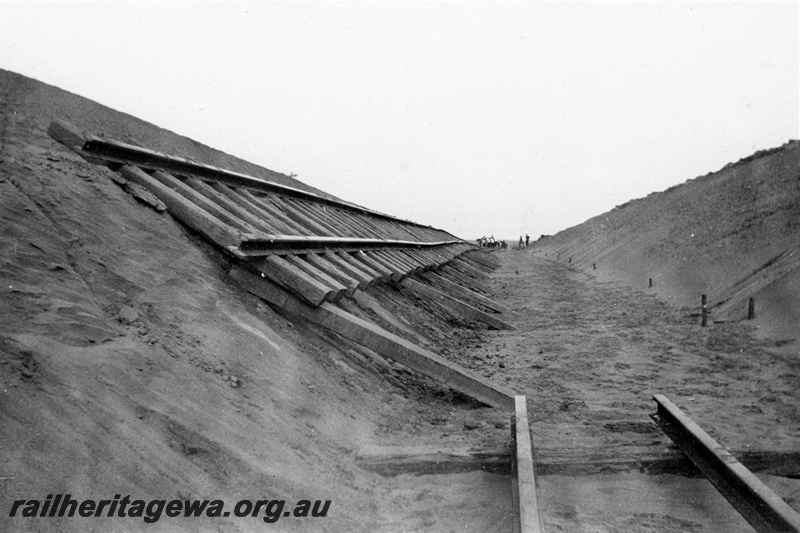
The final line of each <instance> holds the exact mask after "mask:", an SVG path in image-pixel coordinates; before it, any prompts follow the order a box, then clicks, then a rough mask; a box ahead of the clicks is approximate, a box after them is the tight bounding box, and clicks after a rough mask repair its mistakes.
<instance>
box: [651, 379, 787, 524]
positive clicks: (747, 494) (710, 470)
mask: <svg viewBox="0 0 800 533" xmlns="http://www.w3.org/2000/svg"><path fill="white" fill-rule="evenodd" d="M653 399H654V400H655V401H656V404H657V405H658V410H657V412H656V413H655V414H653V415H652V418H653V420H654V421H655V422H656V424H658V426H659V427H661V429H662V430H663V431H664V433H666V434H667V435H668V436H669V437H670V438H671V439H672V440H673V442H675V444H676V445H677V446H678V448H680V450H681V451H682V452H683V453H684V454H685V455H686V456H687V457H688V458H689V459H690V460H691V461H692V462H693V463H694V464H695V466H697V468H698V469H699V470H700V471H701V472H702V473H703V475H704V476H705V477H706V478H708V480H709V481H710V482H711V483H712V484H713V485H714V486H715V487H716V488H717V490H718V491H719V492H720V493H721V494H722V495H723V496H724V497H725V498H726V499H727V500H728V501H729V502H730V503H731V505H733V507H734V508H735V509H736V510H737V511H738V512H739V514H741V515H742V517H744V519H745V520H747V522H749V523H750V525H751V526H753V529H755V530H756V531H758V532H759V533H762V532H763V533H767V532H795V533H799V532H800V514H798V513H797V512H796V511H795V510H794V509H792V508H791V507H789V505H788V504H787V503H786V502H784V501H783V500H782V499H781V498H780V497H779V496H778V495H777V494H775V493H774V492H773V491H772V490H771V489H770V488H769V487H767V486H766V485H764V483H762V482H761V480H759V479H758V478H757V477H756V476H755V475H754V474H753V473H752V472H750V471H749V470H748V469H747V468H745V467H744V465H742V464H741V463H740V462H739V461H737V460H736V458H734V457H733V456H732V455H731V454H730V453H728V452H727V451H726V450H725V449H724V448H723V447H722V446H720V445H719V444H718V443H717V441H715V440H714V439H713V438H711V436H710V435H709V434H708V433H706V432H705V431H703V430H702V429H701V428H700V426H698V425H697V424H695V423H694V422H692V420H691V419H690V418H689V417H687V416H686V415H685V414H684V413H683V412H682V411H681V410H680V409H679V408H678V407H677V406H676V405H675V404H673V403H672V402H671V401H669V400H668V399H667V397H666V396H663V395H661V394H657V395H655V396H653Z"/></svg>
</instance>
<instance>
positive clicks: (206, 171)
mask: <svg viewBox="0 0 800 533" xmlns="http://www.w3.org/2000/svg"><path fill="white" fill-rule="evenodd" d="M78 149H79V150H80V151H81V152H83V153H84V154H85V155H86V156H88V157H92V158H95V159H100V160H103V161H107V162H111V163H116V164H121V165H135V166H138V167H140V168H144V169H148V170H161V171H164V172H169V173H174V174H180V175H191V176H196V177H198V178H201V179H208V180H214V181H218V182H220V183H224V184H226V185H230V186H233V187H247V188H249V189H253V190H258V191H263V192H269V193H275V194H282V195H285V196H289V197H293V198H300V199H303V200H310V201H313V202H316V203H318V204H323V205H327V206H331V207H338V208H340V209H345V210H348V211H353V212H357V213H362V214H365V215H369V216H373V217H377V218H382V219H385V220H392V221H395V222H401V223H403V224H407V225H411V226H416V227H420V228H426V229H430V230H434V231H440V232H442V233H446V234H448V235H451V236H452V237H455V235H452V234H451V233H449V232H446V231H444V230H442V229H438V228H434V227H433V226H429V225H425V224H420V223H418V222H413V221H410V220H405V219H402V218H398V217H393V216H391V215H387V214H385V213H381V212H378V211H373V210H371V209H367V208H365V207H361V206H359V205H356V204H352V203H350V202H345V201H342V200H334V199H332V198H327V197H325V196H321V195H319V194H315V193H312V192H309V191H304V190H302V189H297V188H295V187H290V186H288V185H281V184H279V183H275V182H272V181H268V180H265V179H262V178H257V177H255V176H250V175H248V174H242V173H240V172H235V171H233V170H226V169H222V168H218V167H214V166H211V165H207V164H205V163H197V162H195V161H190V160H188V159H184V158H182V157H178V156H174V155H169V154H164V153H161V152H157V151H155V150H150V149H148V148H142V147H139V146H133V145H130V144H126V143H122V142H119V141H114V140H110V139H100V138H98V137H95V136H92V135H86V141H85V142H84V143H83V145H82V146H80V147H79V148H78Z"/></svg>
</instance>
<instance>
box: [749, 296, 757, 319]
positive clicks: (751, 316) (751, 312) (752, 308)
mask: <svg viewBox="0 0 800 533" xmlns="http://www.w3.org/2000/svg"><path fill="white" fill-rule="evenodd" d="M755 317H756V300H755V298H750V303H749V304H748V305H747V320H753V319H754V318H755Z"/></svg>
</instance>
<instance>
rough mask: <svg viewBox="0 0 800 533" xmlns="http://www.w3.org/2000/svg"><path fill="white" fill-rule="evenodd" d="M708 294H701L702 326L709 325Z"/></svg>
mask: <svg viewBox="0 0 800 533" xmlns="http://www.w3.org/2000/svg"><path fill="white" fill-rule="evenodd" d="M706 300H707V299H706V295H705V294H702V295H700V306H701V312H702V317H703V318H702V326H703V327H706V326H707V325H708V306H707V305H706Z"/></svg>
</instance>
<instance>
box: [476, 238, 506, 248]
mask: <svg viewBox="0 0 800 533" xmlns="http://www.w3.org/2000/svg"><path fill="white" fill-rule="evenodd" d="M477 241H478V246H480V247H481V248H500V249H504V248H508V245H507V244H506V241H496V240H495V239H494V235H492V236H491V237H489V238H488V239H487V238H486V235H484V236H483V237H481V238H480V239H477Z"/></svg>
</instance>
